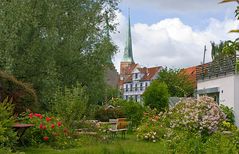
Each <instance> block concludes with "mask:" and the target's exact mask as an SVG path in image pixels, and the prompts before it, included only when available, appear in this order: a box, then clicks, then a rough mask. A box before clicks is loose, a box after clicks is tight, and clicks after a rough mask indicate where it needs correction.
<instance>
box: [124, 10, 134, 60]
mask: <svg viewBox="0 0 239 154" xmlns="http://www.w3.org/2000/svg"><path fill="white" fill-rule="evenodd" d="M130 26H131V25H130V10H129V14H128V29H127V38H126V44H125V49H124V57H123V62H131V63H134V59H133V51H132V38H131V27H130Z"/></svg>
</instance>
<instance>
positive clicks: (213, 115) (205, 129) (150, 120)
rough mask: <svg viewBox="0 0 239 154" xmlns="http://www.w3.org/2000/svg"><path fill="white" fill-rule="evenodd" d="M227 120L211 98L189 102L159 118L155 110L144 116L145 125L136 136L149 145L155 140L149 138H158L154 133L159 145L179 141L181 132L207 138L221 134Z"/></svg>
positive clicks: (184, 101) (182, 103)
mask: <svg viewBox="0 0 239 154" xmlns="http://www.w3.org/2000/svg"><path fill="white" fill-rule="evenodd" d="M224 120H225V115H224V113H223V112H222V111H221V110H220V109H219V106H218V105H217V103H216V102H214V101H213V99H212V98H210V97H200V98H199V99H192V98H188V99H184V100H182V101H181V102H180V103H178V104H177V105H176V106H175V107H174V108H172V109H170V110H169V111H167V112H164V113H163V112H161V113H159V114H157V111H155V110H148V111H147V112H145V113H144V118H143V121H142V125H141V126H140V127H139V128H138V129H137V135H138V138H139V139H143V140H150V141H153V140H151V139H149V137H148V136H149V134H152V133H153V134H155V132H156V134H155V136H154V137H155V138H156V141H157V139H158V140H159V139H167V140H174V139H175V138H180V136H179V137H178V134H180V133H181V132H188V133H191V134H196V135H200V136H202V138H204V137H207V136H209V135H211V134H212V133H214V132H216V131H217V130H219V128H220V126H221V125H222V124H223V121H224ZM182 134H184V133H182ZM189 136H190V135H189Z"/></svg>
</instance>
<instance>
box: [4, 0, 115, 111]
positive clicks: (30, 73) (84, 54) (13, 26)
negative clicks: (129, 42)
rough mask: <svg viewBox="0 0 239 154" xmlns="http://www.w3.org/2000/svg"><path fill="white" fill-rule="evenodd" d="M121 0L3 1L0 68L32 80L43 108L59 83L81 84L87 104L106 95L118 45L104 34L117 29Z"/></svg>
mask: <svg viewBox="0 0 239 154" xmlns="http://www.w3.org/2000/svg"><path fill="white" fill-rule="evenodd" d="M117 4H118V0H109V1H104V0H97V1H84V0H57V1H52V0H43V1H39V0H26V1H19V0H11V1H3V2H2V3H1V5H0V21H1V24H0V36H1V37H0V54H1V57H0V69H2V70H6V71H7V72H10V73H11V74H13V75H14V76H16V78H17V79H19V80H21V81H23V82H28V83H32V84H33V87H34V89H35V90H36V93H37V96H38V98H39V102H40V103H41V107H42V108H43V109H46V110H50V106H49V104H48V103H49V102H50V101H51V98H52V97H53V96H54V93H55V91H56V90H57V88H58V87H59V86H60V88H64V87H72V86H75V85H76V84H77V83H78V82H79V83H82V84H83V85H84V86H85V87H86V91H87V92H88V93H89V95H90V97H89V102H90V103H92V104H94V103H95V104H96V103H97V101H98V100H99V99H102V97H104V96H105V83H104V75H105V74H104V72H105V71H104V70H105V69H106V68H107V67H108V59H109V57H111V56H112V55H113V54H114V53H115V52H116V46H115V45H114V44H113V43H112V41H111V39H110V38H109V37H108V35H107V34H106V31H107V32H108V31H114V30H115V25H114V24H112V23H114V22H112V21H113V20H114V19H115V10H117Z"/></svg>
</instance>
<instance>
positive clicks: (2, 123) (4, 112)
mask: <svg viewBox="0 0 239 154" xmlns="http://www.w3.org/2000/svg"><path fill="white" fill-rule="evenodd" d="M13 109H14V106H13V105H12V101H11V100H9V99H8V98H6V99H5V100H4V101H3V102H1V103H0V148H3V147H9V148H13V147H14V145H15V144H16V141H17V137H16V132H14V131H13V129H12V125H13V124H14V118H13V116H12V115H13Z"/></svg>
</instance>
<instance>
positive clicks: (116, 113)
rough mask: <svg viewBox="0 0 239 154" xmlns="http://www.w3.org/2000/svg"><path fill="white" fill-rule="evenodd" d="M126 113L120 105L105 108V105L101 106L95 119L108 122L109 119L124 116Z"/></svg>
mask: <svg viewBox="0 0 239 154" xmlns="http://www.w3.org/2000/svg"><path fill="white" fill-rule="evenodd" d="M123 117H125V114H124V112H123V110H122V109H121V108H119V107H115V108H105V107H104V106H102V107H100V108H99V109H98V110H97V111H96V113H95V119H97V120H99V121H102V122H108V121H109V119H116V118H123Z"/></svg>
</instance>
